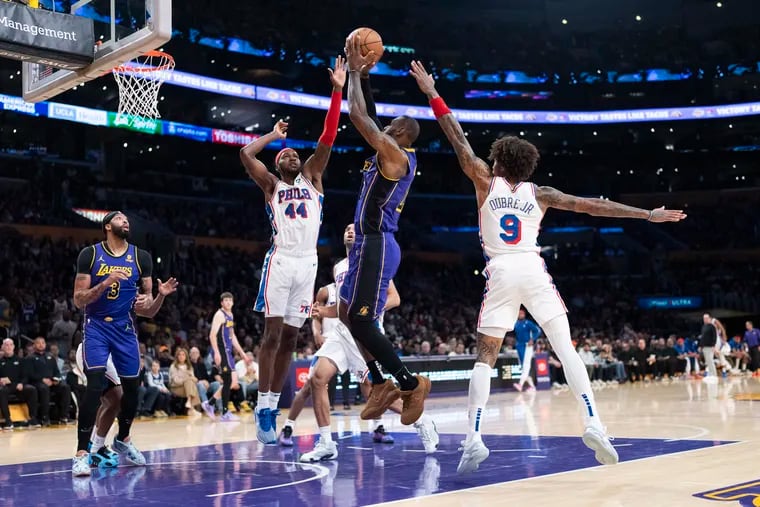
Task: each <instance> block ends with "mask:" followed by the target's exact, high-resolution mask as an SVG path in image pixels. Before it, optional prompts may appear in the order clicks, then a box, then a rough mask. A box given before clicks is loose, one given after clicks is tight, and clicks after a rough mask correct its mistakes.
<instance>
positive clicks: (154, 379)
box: [143, 361, 172, 417]
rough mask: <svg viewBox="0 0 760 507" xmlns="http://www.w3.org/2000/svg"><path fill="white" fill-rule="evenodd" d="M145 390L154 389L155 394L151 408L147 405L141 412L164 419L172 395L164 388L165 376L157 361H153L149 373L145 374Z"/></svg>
mask: <svg viewBox="0 0 760 507" xmlns="http://www.w3.org/2000/svg"><path fill="white" fill-rule="evenodd" d="M145 388H146V389H148V390H149V389H151V388H155V389H156V392H157V394H156V400H155V402H154V403H153V406H152V407H151V406H150V405H149V404H148V403H145V404H144V405H143V412H147V413H148V414H150V413H151V411H152V412H153V415H155V416H156V417H166V416H167V415H168V414H167V412H168V410H169V400H170V399H171V396H172V394H171V392H170V391H169V389H168V388H167V387H166V375H165V374H164V372H162V371H161V365H160V364H158V361H153V363H151V365H150V371H149V372H146V373H145ZM146 398H147V394H146Z"/></svg>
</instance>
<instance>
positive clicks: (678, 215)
mask: <svg viewBox="0 0 760 507" xmlns="http://www.w3.org/2000/svg"><path fill="white" fill-rule="evenodd" d="M536 201H538V204H539V206H541V208H543V209H544V210H546V209H548V208H557V209H562V210H566V211H574V212H576V213H587V214H589V215H592V216H595V217H613V218H640V219H642V220H649V221H650V222H680V221H681V220H683V219H684V218H686V214H685V213H684V212H683V210H669V209H665V207H664V206H662V207H660V208H656V209H653V210H645V209H641V208H635V207H633V206H628V205H626V204H621V203H619V202H615V201H608V200H607V199H598V198H592V197H576V196H574V195H570V194H565V193H563V192H560V191H559V190H557V189H556V188H552V187H536Z"/></svg>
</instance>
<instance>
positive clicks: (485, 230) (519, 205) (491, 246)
mask: <svg viewBox="0 0 760 507" xmlns="http://www.w3.org/2000/svg"><path fill="white" fill-rule="evenodd" d="M535 189H536V187H535V186H534V185H533V183H530V182H529V181H526V182H522V183H518V184H517V185H516V186H514V187H512V185H510V184H509V183H508V182H507V180H505V179H504V178H499V177H494V178H493V179H491V187H490V189H489V191H488V197H487V198H486V202H485V203H483V206H482V207H481V208H480V210H479V222H480V244H481V246H482V247H483V253H484V254H485V256H486V260H489V259H491V258H493V257H496V256H499V255H502V254H512V253H525V252H530V253H538V252H540V247H539V246H538V231H539V229H540V228H541V220H542V219H543V218H544V213H543V211H541V207H540V206H539V205H538V202H537V201H536V190H535Z"/></svg>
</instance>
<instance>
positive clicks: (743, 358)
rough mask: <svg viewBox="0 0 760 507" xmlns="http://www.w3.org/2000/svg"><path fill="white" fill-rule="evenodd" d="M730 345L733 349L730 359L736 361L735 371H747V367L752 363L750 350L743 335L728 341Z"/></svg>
mask: <svg viewBox="0 0 760 507" xmlns="http://www.w3.org/2000/svg"><path fill="white" fill-rule="evenodd" d="M728 345H729V346H730V347H731V352H730V353H729V355H730V357H731V358H732V359H733V360H734V364H733V370H734V372H738V371H740V370H741V371H743V372H746V371H747V365H748V364H749V362H750V355H749V348H748V347H747V344H746V343H744V341H742V337H741V335H735V336H734V337H733V338H731V339H730V340H729V341H728Z"/></svg>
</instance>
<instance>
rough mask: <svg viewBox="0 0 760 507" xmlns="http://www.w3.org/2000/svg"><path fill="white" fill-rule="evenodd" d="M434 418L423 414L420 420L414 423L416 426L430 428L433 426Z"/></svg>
mask: <svg viewBox="0 0 760 507" xmlns="http://www.w3.org/2000/svg"><path fill="white" fill-rule="evenodd" d="M432 422H433V418H432V417H430V416H429V415H427V414H426V413H424V412H423V413H422V415H421V416H420V418H419V419H417V422H416V423H414V425H415V426H423V425H424V426H428V425H430V424H432Z"/></svg>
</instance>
